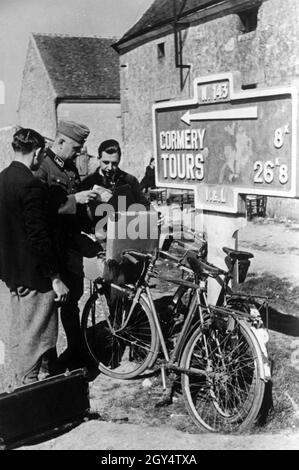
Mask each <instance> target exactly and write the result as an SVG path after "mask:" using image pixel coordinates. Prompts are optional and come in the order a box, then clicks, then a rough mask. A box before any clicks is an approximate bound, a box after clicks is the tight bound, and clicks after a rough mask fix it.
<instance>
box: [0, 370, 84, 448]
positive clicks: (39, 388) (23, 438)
mask: <svg viewBox="0 0 299 470" xmlns="http://www.w3.org/2000/svg"><path fill="white" fill-rule="evenodd" d="M89 408H90V403H89V386H88V381H87V379H86V373H85V370H84V369H79V370H76V371H73V372H70V373H66V374H62V375H57V376H55V377H51V378H49V379H45V380H41V381H39V382H35V383H33V384H30V385H24V386H23V387H18V388H16V389H15V390H14V391H13V392H11V393H2V394H0V446H1V448H2V449H9V448H13V447H18V446H20V445H22V444H25V443H29V442H31V441H33V440H34V439H35V440H36V439H38V438H42V437H48V436H49V435H50V434H51V432H57V431H59V429H62V428H63V427H65V426H66V425H68V424H69V425H70V424H74V423H75V422H76V423H77V422H79V421H80V420H82V419H83V417H84V416H86V414H87V412H88V411H89Z"/></svg>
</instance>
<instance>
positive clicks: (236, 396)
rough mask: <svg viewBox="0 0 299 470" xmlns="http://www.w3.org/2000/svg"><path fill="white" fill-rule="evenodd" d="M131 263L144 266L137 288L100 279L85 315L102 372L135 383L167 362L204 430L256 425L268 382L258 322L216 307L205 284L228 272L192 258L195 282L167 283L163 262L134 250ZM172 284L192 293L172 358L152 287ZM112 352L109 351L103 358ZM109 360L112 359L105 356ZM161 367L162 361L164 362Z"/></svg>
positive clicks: (85, 329)
mask: <svg viewBox="0 0 299 470" xmlns="http://www.w3.org/2000/svg"><path fill="white" fill-rule="evenodd" d="M124 258H125V259H126V260H127V261H129V262H130V263H133V264H134V265H135V266H136V264H139V265H140V266H139V267H140V271H139V276H138V280H137V281H136V283H135V285H132V284H131V285H129V284H127V285H125V286H123V287H121V286H118V285H115V284H113V283H110V282H107V281H104V280H103V279H102V278H99V279H98V280H96V281H95V283H94V291H93V294H92V296H91V298H90V299H89V300H88V302H87V304H86V306H85V308H84V311H83V315H82V329H83V334H84V338H85V341H86V345H87V348H88V350H89V352H90V354H91V355H92V357H93V358H94V360H95V361H96V362H97V364H98V367H99V370H100V371H101V372H103V373H105V374H106V375H109V376H111V377H116V378H123V379H130V378H133V377H137V376H139V375H140V374H141V373H143V372H145V371H146V370H147V369H148V368H150V367H152V366H153V365H154V364H155V362H156V361H157V358H158V356H159V355H162V360H161V374H162V382H163V388H164V389H165V388H166V375H165V374H166V370H170V371H175V372H176V373H179V374H180V376H181V386H182V391H183V397H184V401H185V403H186V407H187V410H188V412H189V414H190V416H191V418H192V419H193V420H194V422H195V423H196V424H197V426H199V427H200V428H201V429H204V430H208V431H214V432H215V431H218V432H220V431H222V432H232V431H236V430H241V429H244V428H246V427H247V426H249V425H251V424H253V423H254V422H255V420H256V418H257V415H258V413H259V410H260V407H261V404H262V400H263V396H264V390H265V382H266V380H267V374H266V369H265V366H264V356H263V353H262V350H261V347H260V345H259V342H258V339H257V337H256V336H255V335H254V334H253V332H252V327H257V325H255V326H254V321H253V318H252V317H251V315H250V314H247V313H246V312H241V311H237V310H233V309H231V308H227V307H220V306H210V305H208V302H207V297H206V293H205V281H204V280H203V278H206V277H208V276H210V275H212V276H215V275H223V274H224V273H225V272H224V271H222V270H219V269H218V268H215V267H213V268H212V267H210V266H207V265H206V266H203V265H201V262H200V260H198V259H197V258H196V257H194V256H193V255H192V254H191V256H187V262H188V263H189V265H190V266H189V267H182V269H184V270H187V272H189V273H191V272H192V273H193V275H194V282H190V281H188V280H184V279H172V278H169V277H167V276H161V275H160V274H159V273H158V272H157V271H156V270H155V261H156V258H155V257H153V256H151V255H146V254H142V253H139V252H135V251H132V250H130V251H129V252H127V253H124ZM152 278H155V279H157V280H165V281H168V282H169V281H170V282H173V283H174V284H177V285H178V286H179V287H184V288H185V289H187V290H190V292H191V295H190V297H189V305H188V311H187V314H186V316H185V318H184V321H183V323H182V325H181V329H180V331H179V332H178V334H177V338H176V342H175V344H174V347H173V348H172V350H171V351H168V349H167V346H166V339H165V337H164V335H163V332H162V328H161V324H160V320H159V316H158V314H157V311H156V308H155V304H154V301H153V298H152V295H151V289H150V285H149V281H150V279H152ZM111 289H114V290H115V292H118V293H120V296H119V297H118V300H120V302H119V304H118V307H117V308H116V309H114V310H113V311H111V309H109V298H110V295H111V292H110V290H111ZM100 344H101V345H102V346H103V345H105V351H103V350H102V351H99V350H97V347H99V345H100ZM105 353H106V356H105ZM159 360H160V359H159Z"/></svg>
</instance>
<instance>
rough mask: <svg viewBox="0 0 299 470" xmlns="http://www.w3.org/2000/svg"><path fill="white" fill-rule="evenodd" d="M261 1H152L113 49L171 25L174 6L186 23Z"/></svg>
mask: <svg viewBox="0 0 299 470" xmlns="http://www.w3.org/2000/svg"><path fill="white" fill-rule="evenodd" d="M262 1H263V0H154V1H153V3H152V5H151V6H150V7H149V9H148V10H147V11H146V12H145V13H144V15H143V16H142V17H141V18H140V20H139V21H138V22H137V23H136V24H135V25H134V26H133V27H132V28H131V29H129V31H127V32H126V33H125V34H124V36H123V37H122V38H121V39H120V40H119V41H118V42H116V43H115V44H114V46H113V47H114V48H115V49H116V50H118V51H120V49H121V48H122V46H123V45H125V44H126V43H127V42H129V41H131V40H135V39H136V38H139V37H140V36H143V35H145V34H146V33H149V32H152V31H154V30H158V29H159V28H161V27H163V26H164V27H165V26H166V25H171V24H172V23H173V22H174V19H175V13H174V6H175V5H176V13H177V15H178V13H180V16H179V17H178V18H177V19H178V20H179V21H181V22H182V23H184V20H185V21H186V22H188V21H189V20H190V18H191V17H192V15H193V14H195V16H196V12H201V10H202V11H203V12H204V11H205V12H206V16H205V15H203V16H202V17H204V16H205V17H208V16H209V14H211V15H212V14H214V15H215V13H216V12H218V14H221V11H225V9H226V11H228V10H230V11H231V10H232V9H234V10H236V11H237V10H239V11H240V10H242V9H243V8H246V9H250V8H252V7H254V6H256V5H260V4H261V3H262ZM212 12H213V13H212Z"/></svg>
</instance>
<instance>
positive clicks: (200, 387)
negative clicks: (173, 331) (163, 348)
mask: <svg viewBox="0 0 299 470" xmlns="http://www.w3.org/2000/svg"><path fill="white" fill-rule="evenodd" d="M229 319H231V322H230V328H228V329H227V328H218V326H217V325H214V324H212V325H210V326H208V327H206V328H205V329H204V330H202V329H201V328H199V329H197V330H196V331H195V333H194V334H193V335H192V337H191V338H190V340H189V342H188V343H187V345H186V347H185V350H184V353H183V356H182V367H184V368H185V369H186V370H187V371H186V372H184V373H182V376H181V379H182V389H183V396H184V400H185V403H186V406H187V409H188V412H189V414H190V415H191V417H192V419H193V420H194V422H195V423H196V424H197V425H198V426H199V427H200V428H201V429H204V430H207V431H210V432H235V431H239V430H243V429H245V428H247V427H249V426H251V425H252V424H254V422H255V420H256V418H257V416H258V413H259V410H260V408H261V404H262V400H263V397H264V390H265V382H264V381H263V380H262V378H261V377H262V376H263V374H262V369H261V368H262V353H261V351H260V348H259V346H258V344H257V342H256V340H255V337H254V335H253V333H252V332H251V330H250V328H249V327H248V325H247V324H246V323H245V322H243V321H239V320H234V319H232V318H231V317H229ZM228 323H229V322H228Z"/></svg>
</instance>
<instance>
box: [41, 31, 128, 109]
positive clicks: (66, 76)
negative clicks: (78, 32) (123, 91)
mask: <svg viewBox="0 0 299 470" xmlns="http://www.w3.org/2000/svg"><path fill="white" fill-rule="evenodd" d="M33 38H34V41H35V43H36V46H37V48H38V50H39V52H40V55H41V58H42V60H43V62H44V64H45V67H46V69H47V71H48V74H49V77H50V80H51V82H52V85H53V88H54V90H55V92H56V93H57V97H58V98H70V99H71V98H89V99H91V98H101V99H117V100H119V99H120V78H119V56H118V54H117V53H116V52H115V51H114V50H113V48H112V47H111V46H112V44H113V43H114V42H115V39H113V38H99V37H80V36H66V35H56V34H33Z"/></svg>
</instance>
